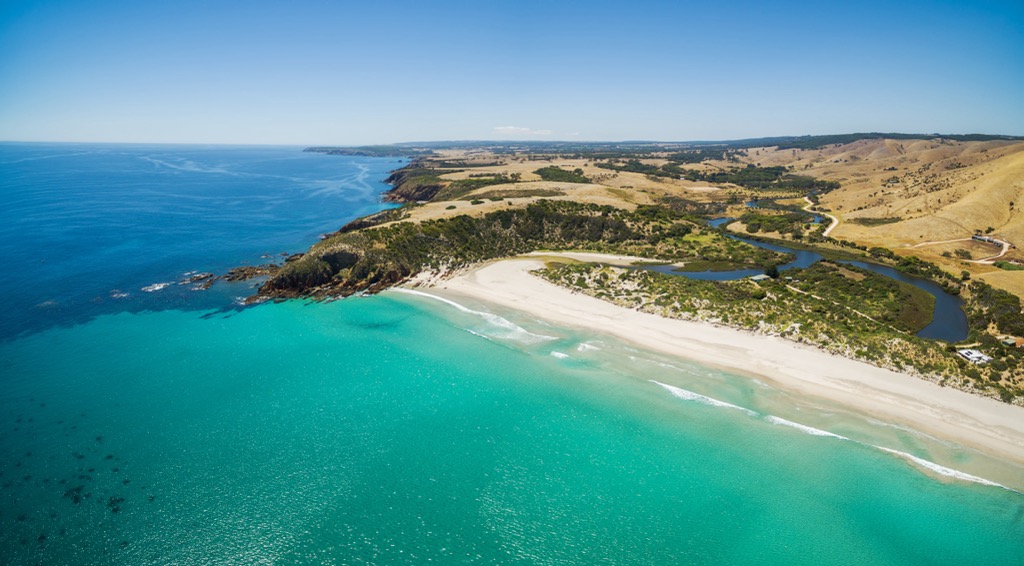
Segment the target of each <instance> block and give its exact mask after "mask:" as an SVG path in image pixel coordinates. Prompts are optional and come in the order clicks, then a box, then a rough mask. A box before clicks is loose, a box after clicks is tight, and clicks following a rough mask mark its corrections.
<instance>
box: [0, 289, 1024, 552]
mask: <svg viewBox="0 0 1024 566" xmlns="http://www.w3.org/2000/svg"><path fill="white" fill-rule="evenodd" d="M467 330H469V331H467ZM531 330H532V335H531V334H528V333H527V332H526V331H521V330H518V329H517V328H516V327H513V326H511V325H510V324H507V323H505V322H504V319H498V318H494V317H487V318H485V317H482V316H480V315H477V314H473V313H472V312H463V311H460V310H457V309H455V308H453V307H450V306H448V305H446V304H444V303H434V302H432V301H430V300H428V299H425V298H422V297H415V296H412V297H409V296H403V295H388V296H383V297H373V298H364V299H355V300H346V301H342V302H335V303H328V304H304V303H300V302H290V303H285V304H276V305H265V306H261V307H258V308H253V309H247V310H245V311H243V312H241V313H237V314H231V315H223V314H222V315H217V316H213V317H203V316H201V315H200V314H198V313H194V312H179V311H164V312H158V313H146V314H128V313H125V314H118V315H109V316H104V317H101V318H98V319H96V320H94V321H92V322H90V323H88V324H85V325H80V326H76V327H74V328H67V329H54V330H51V331H47V332H44V333H39V334H36V335H33V336H31V337H29V338H26V339H23V340H21V341H18V342H17V343H13V344H6V345H3V346H2V347H0V359H3V360H4V374H5V375H8V376H12V377H14V378H13V379H10V380H9V382H8V386H7V392H6V394H5V396H4V399H3V405H2V406H0V415H2V418H3V421H4V428H3V437H2V438H3V447H4V450H5V453H4V455H3V456H4V461H5V462H6V464H5V465H4V468H3V476H2V478H0V479H2V480H3V481H4V482H5V483H4V485H5V487H4V489H3V491H2V492H0V493H2V496H3V498H4V502H5V504H4V505H3V509H4V511H3V512H2V514H0V522H2V524H3V527H4V528H3V529H0V532H2V535H0V543H2V545H3V547H4V548H5V549H7V551H8V555H7V558H8V560H7V561H8V562H10V563H29V562H33V561H35V560H42V561H43V562H50V563H60V562H65V563H97V562H113V563H125V564H143V563H151V564H166V563H182V562H192V563H198V562H223V563H239V564H250V563H257V562H267V563H322V562H326V563H331V562H337V563H359V562H372V563H424V562H427V561H431V560H432V561H436V562H449V563H451V562H472V561H476V562H481V563H493V562H496V561H497V562H523V563H549V564H555V563H564V562H592V561H599V560H603V561H608V562H613V563H623V562H624V563H632V562H641V563H679V562H695V563H721V564H735V563H762V562H768V563H777V564H823V563H829V564H850V563H855V564H919V563H949V564H965V563H985V564H1011V563H1019V562H1020V559H1021V557H1022V556H1024V537H1022V536H1021V534H1022V533H1024V496H1021V495H1020V494H1018V493H1015V492H1012V491H1008V490H1005V489H1002V488H998V487H992V486H987V485H981V484H976V483H972V482H963V481H948V480H945V481H944V480H943V478H941V477H934V476H931V475H928V474H926V473H923V472H922V470H920V469H918V468H916V467H915V466H912V465H910V464H908V463H907V462H906V461H905V460H903V459H901V458H897V457H894V456H892V455H890V454H886V453H884V452H881V451H879V450H876V449H873V448H870V447H868V446H867V445H864V444H858V443H855V442H851V441H844V440H840V439H837V438H834V437H828V436H814V435H810V434H806V433H804V432H801V431H800V430H797V429H794V428H791V427H786V426H778V425H775V424H772V423H771V422H768V421H766V420H765V419H764V417H763V416H761V417H758V416H752V415H750V414H749V413H746V412H744V411H741V410H738V409H733V408H730V407H727V406H715V405H710V404H707V403H706V402H703V403H702V402H699V401H692V400H691V401H688V400H685V399H681V398H679V397H677V396H674V395H672V394H671V393H670V392H669V391H668V390H667V389H665V388H664V387H662V386H659V385H657V384H654V383H651V382H650V381H648V379H655V378H657V379H659V380H660V381H661V382H662V383H675V384H677V385H681V386H686V385H688V386H690V387H693V388H694V389H696V388H698V387H703V388H704V389H703V390H704V392H705V393H709V392H710V391H709V389H710V390H713V391H714V393H715V394H717V395H718V397H717V398H718V399H720V400H727V402H737V404H739V403H743V402H745V400H752V402H750V403H747V405H748V406H753V407H754V408H755V409H756V410H757V411H759V412H760V411H766V410H771V409H766V408H765V406H763V405H768V406H770V405H771V404H772V403H773V401H772V400H771V399H772V397H773V396H775V397H778V396H779V395H781V394H780V393H777V392H772V391H769V390H766V391H765V393H764V397H765V400H763V401H756V400H755V399H758V398H760V397H761V396H760V395H759V394H758V393H757V392H756V391H752V390H751V388H755V389H757V388H764V387H765V386H763V385H757V384H756V383H754V384H751V383H749V380H746V382H744V381H739V380H737V378H735V377H730V376H728V375H726V374H722V373H721V372H716V371H714V370H706V369H701V368H699V366H694V365H690V364H686V363H684V362H675V364H674V367H673V363H672V362H668V363H666V361H665V360H659V359H658V358H656V357H653V356H647V355H645V354H643V353H642V352H639V351H633V350H628V349H623V347H622V346H618V345H616V344H614V343H613V342H609V341H605V340H604V339H601V338H600V337H594V336H588V335H584V334H579V333H576V332H571V331H565V330H561V329H555V328H544V327H537V328H532V329H531ZM470 331H472V332H470ZM474 332H475V334H474ZM540 336H551V337H553V338H554V339H543V338H540ZM581 344H586V346H584V347H583V350H582V351H581V348H580V345H581ZM551 352H558V353H560V354H563V355H567V356H569V357H563V358H559V357H555V356H552V355H551ZM624 353H626V354H625V355H624ZM55 354H57V355H55ZM629 356H632V357H633V358H634V359H632V360H630V361H628V363H626V362H624V361H622V360H626V359H627V358H628V357H629ZM614 359H618V360H620V362H619V363H614V362H612V361H611V360H614ZM775 402H780V401H779V400H778V399H776V401H775ZM804 410H807V409H804ZM822 414H823V415H824V414H825V413H824V412H822ZM787 416H788V417H790V418H792V415H787ZM808 418H810V417H809V416H808ZM825 418H827V417H825ZM837 422H841V421H837ZM816 424H817V423H816ZM851 427H852V428H851ZM832 428H833V429H837V428H838V430H839V432H842V433H844V434H851V431H852V430H853V428H856V426H854V425H850V426H848V427H847V428H846V429H844V428H843V427H842V426H841V425H837V426H835V427H832ZM917 442H918V443H921V442H923V440H922V439H918V440H917ZM29 452H31V455H28V453H29ZM115 468H116V469H117V471H114V470H115ZM83 476H85V477H83ZM25 478H28V479H25ZM126 480H127V483H125V482H126ZM62 482H63V483H62ZM8 484H10V485H8ZM78 486H83V489H82V490H81V492H80V493H81V494H82V497H83V499H82V501H81V502H80V503H77V504H76V503H74V501H73V497H66V496H64V494H65V493H66V492H67V491H68V490H72V489H75V488H77V487H78ZM111 498H115V499H114V501H116V502H117V503H116V505H115V506H116V507H117V508H118V512H116V513H115V512H112V510H113V507H112V506H111ZM121 499H123V501H120V500H121ZM42 534H45V535H46V537H45V538H44V539H43V540H42V542H39V537H40V535H42Z"/></svg>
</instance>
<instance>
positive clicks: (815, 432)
mask: <svg viewBox="0 0 1024 566" xmlns="http://www.w3.org/2000/svg"><path fill="white" fill-rule="evenodd" d="M764 420H766V421H768V422H770V423H772V424H777V425H782V426H788V427H790V428H795V429H797V430H799V431H800V432H804V433H807V434H810V435H811V436H830V437H832V438H838V439H840V440H849V438H846V437H845V436H839V435H838V434H835V433H832V432H829V431H827V430H821V429H820V428H814V427H812V426H807V425H803V424H800V423H795V422H793V421H787V420H786V419H784V418H782V417H776V416H775V415H768V416H766V417H765V418H764Z"/></svg>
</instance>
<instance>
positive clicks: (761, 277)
mask: <svg viewBox="0 0 1024 566" xmlns="http://www.w3.org/2000/svg"><path fill="white" fill-rule="evenodd" d="M765 279H771V277H768V276H767V275H765V274H764V273H761V274H759V275H751V276H750V280H751V281H764V280H765Z"/></svg>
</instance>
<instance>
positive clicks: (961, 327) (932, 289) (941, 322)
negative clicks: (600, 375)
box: [645, 218, 967, 342]
mask: <svg viewBox="0 0 1024 566" xmlns="http://www.w3.org/2000/svg"><path fill="white" fill-rule="evenodd" d="M733 220H735V219H734V218H716V219H714V220H711V221H710V222H709V224H710V225H711V226H713V227H718V226H721V225H722V224H724V223H726V222H731V221H733ZM729 237H730V238H734V239H736V240H739V241H741V242H746V243H748V244H750V245H752V246H757V247H759V248H764V249H767V250H772V251H776V252H781V253H787V254H792V255H793V256H794V259H793V261H791V262H789V263H787V264H784V265H781V266H779V271H785V270H787V269H794V268H805V267H810V266H811V265H814V264H815V263H817V262H819V261H821V260H822V259H824V258H823V257H822V255H821V254H819V253H817V252H812V251H808V250H797V249H793V248H790V247H787V246H780V245H778V244H769V243H766V242H758V241H756V240H749V239H747V238H743V237H741V236H736V235H733V234H730V235H729ZM838 263H845V264H848V265H854V266H857V267H860V268H862V269H867V270H868V271H872V272H874V273H877V274H879V275H883V276H885V277H889V278H890V279H895V280H896V281H902V282H903V283H909V284H910V285H913V286H915V287H917V288H918V289H922V290H923V291H925V292H926V293H928V294H929V295H932V296H933V297H935V313H934V315H933V317H932V321H931V323H929V324H928V326H925V327H924V328H922V329H921V330H920V331H919V332H918V333H917V335H918V336H919V337H921V338H928V339H932V340H944V341H946V342H959V341H961V340H964V339H966V338H967V315H966V314H964V309H963V300H961V299H960V297H957V296H955V295H951V294H949V293H947V292H945V291H944V290H943V289H942V287H940V286H938V285H936V284H935V283H933V282H931V281H928V280H927V279H921V278H920V277H912V276H910V275H907V274H905V273H901V272H899V271H897V270H896V269H894V268H892V267H889V266H885V265H878V264H874V263H868V262H864V261H839V262H838ZM645 269H649V270H651V271H657V272H659V273H665V274H668V275H677V276H682V277H688V278H690V279H701V280H705V281H734V280H736V279H743V278H744V277H751V276H754V275H759V274H761V273H764V270H763V269H734V270H730V271H696V272H687V271H676V270H674V269H673V267H672V266H671V265H653V266H647V267H645Z"/></svg>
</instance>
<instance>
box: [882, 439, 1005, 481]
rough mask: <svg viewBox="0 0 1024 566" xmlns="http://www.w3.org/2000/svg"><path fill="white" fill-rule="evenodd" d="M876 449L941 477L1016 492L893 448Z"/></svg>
mask: <svg viewBox="0 0 1024 566" xmlns="http://www.w3.org/2000/svg"><path fill="white" fill-rule="evenodd" d="M875 448H877V449H879V450H881V451H883V452H888V453H890V454H893V455H896V456H899V457H900V458H903V459H905V460H909V461H910V462H912V463H914V464H917V465H918V466H921V467H922V468H925V469H927V470H930V471H932V472H935V473H936V474H939V475H940V476H946V477H948V478H953V479H958V480H962V481H969V482H974V483H980V484H982V485H990V486H993V487H1001V488H1003V489H1006V490H1009V491H1014V490H1012V489H1010V488H1008V487H1006V486H1005V485H1003V484H999V483H996V482H994V481H991V480H987V479H985V478H979V477H978V476H974V475H971V474H968V473H967V472H961V471H960V470H954V469H953V468H947V467H946V466H943V465H940V464H936V463H935V462H932V461H931V460H925V459H924V458H918V457H917V456H914V455H912V454H907V453H906V452H900V451H899V450H893V449H892V448H885V447H883V446H875Z"/></svg>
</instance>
